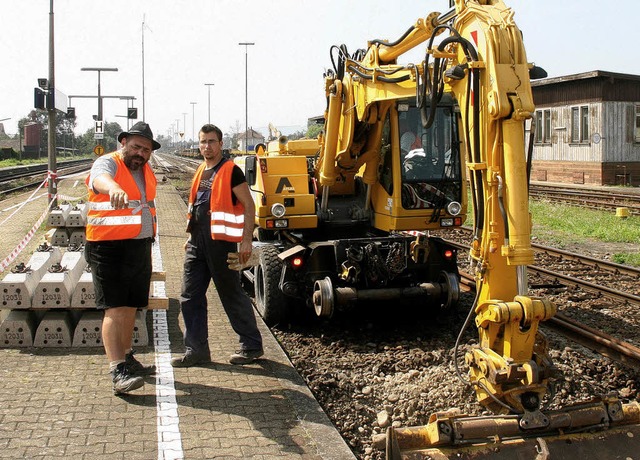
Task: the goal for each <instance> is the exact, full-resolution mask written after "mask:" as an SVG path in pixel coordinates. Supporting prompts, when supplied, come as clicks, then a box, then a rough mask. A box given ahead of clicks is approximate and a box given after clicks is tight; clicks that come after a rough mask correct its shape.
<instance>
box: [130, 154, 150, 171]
mask: <svg viewBox="0 0 640 460" xmlns="http://www.w3.org/2000/svg"><path fill="white" fill-rule="evenodd" d="M134 160H139V161H134ZM146 162H147V160H145V159H144V157H142V156H140V155H131V156H125V157H124V164H125V165H126V166H127V168H129V169H130V170H131V171H137V170H138V169H139V168H141V167H143V166H144V165H145V163H146Z"/></svg>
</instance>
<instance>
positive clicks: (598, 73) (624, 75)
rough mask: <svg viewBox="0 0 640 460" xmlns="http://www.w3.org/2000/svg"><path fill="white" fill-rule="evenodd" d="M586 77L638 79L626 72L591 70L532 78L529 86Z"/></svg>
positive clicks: (637, 76) (639, 77)
mask: <svg viewBox="0 0 640 460" xmlns="http://www.w3.org/2000/svg"><path fill="white" fill-rule="evenodd" d="M588 78H616V79H619V80H632V81H640V75H633V74H628V73H616V72H607V71H604V70H592V71H590V72H582V73H576V74H572V75H563V76H561V77H551V78H543V79H540V80H532V81H531V86H544V85H552V84H556V83H564V82H570V81H576V80H586V79H588Z"/></svg>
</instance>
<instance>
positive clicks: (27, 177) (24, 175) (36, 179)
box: [0, 158, 93, 199]
mask: <svg viewBox="0 0 640 460" xmlns="http://www.w3.org/2000/svg"><path fill="white" fill-rule="evenodd" d="M92 164H93V159H92V158H84V159H80V160H72V161H64V162H60V163H58V165H57V171H56V174H57V175H58V177H60V176H65V175H69V174H76V173H79V172H83V171H88V170H89V169H90V168H91V165H92ZM47 172H48V165H47V164H36V165H29V166H18V167H15V168H5V169H2V170H0V189H1V190H0V199H2V197H4V196H7V195H10V194H12V193H15V192H19V191H21V190H25V189H28V188H32V187H37V186H38V185H40V184H42V182H43V181H44V180H45V179H46V178H47Z"/></svg>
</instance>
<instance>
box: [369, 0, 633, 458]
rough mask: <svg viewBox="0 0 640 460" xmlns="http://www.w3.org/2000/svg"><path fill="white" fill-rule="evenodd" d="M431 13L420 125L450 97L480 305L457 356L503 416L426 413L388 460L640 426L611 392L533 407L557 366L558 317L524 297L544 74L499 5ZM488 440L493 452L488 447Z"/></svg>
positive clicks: (391, 436) (480, 395)
mask: <svg viewBox="0 0 640 460" xmlns="http://www.w3.org/2000/svg"><path fill="white" fill-rule="evenodd" d="M427 18H430V19H428V20H431V21H432V23H431V25H430V27H427V28H426V29H428V30H431V31H432V36H431V37H429V39H428V40H429V41H428V47H427V55H426V56H427V58H426V59H425V62H424V63H423V64H422V65H421V66H420V68H421V70H422V75H421V76H420V77H421V78H420V85H419V87H418V99H419V100H421V106H422V108H423V110H422V116H423V123H424V124H425V126H427V127H428V126H429V125H430V124H431V123H432V118H433V114H432V112H431V110H430V109H431V108H432V107H434V106H435V104H434V103H433V102H434V101H437V100H438V98H440V97H442V95H443V94H445V93H450V94H452V95H453V97H454V98H455V100H456V101H457V103H458V105H459V108H460V121H461V124H460V126H461V127H460V132H461V143H462V144H463V145H464V146H465V147H466V158H465V159H466V167H467V172H468V178H469V184H470V187H471V202H472V208H473V241H472V247H471V251H470V259H471V266H472V269H473V271H474V274H475V278H476V298H475V302H474V305H473V307H472V309H471V311H470V312H469V316H468V318H467V324H468V323H470V322H471V321H474V322H475V326H476V328H477V330H478V334H479V342H478V344H477V345H474V346H472V347H471V349H470V350H469V351H468V352H467V353H466V355H465V363H466V365H467V366H468V368H469V382H468V383H469V384H470V385H471V386H472V387H473V388H474V389H475V393H476V396H477V399H478V401H479V402H480V403H481V404H482V405H483V406H485V407H487V408H488V409H489V410H491V411H492V412H493V413H495V414H499V415H495V416H485V417H468V416H466V415H464V414H460V413H457V412H455V411H454V412H447V413H438V414H434V415H432V417H431V419H430V421H429V424H428V425H426V426H424V427H418V428H398V429H393V428H391V429H389V431H388V433H387V437H386V449H387V458H389V459H392V458H393V459H396V458H411V459H417V458H450V457H449V456H448V454H452V453H453V456H454V457H455V458H478V457H481V456H482V455H480V454H481V453H482V454H484V455H487V454H488V453H491V454H492V455H493V456H492V457H491V458H494V457H495V455H496V452H497V450H500V449H497V450H496V449H495V446H496V445H497V444H500V445H501V449H503V450H504V447H505V445H506V444H505V443H504V441H506V440H514V439H519V440H525V439H528V438H534V439H535V438H539V439H542V438H544V437H546V436H556V437H557V436H560V435H563V434H568V433H571V432H573V431H588V430H597V429H603V428H611V427H613V426H616V425H629V424H637V423H638V421H639V420H640V419H639V417H638V415H639V413H638V409H639V407H638V405H637V404H632V405H623V404H621V403H620V401H618V400H617V398H615V397H612V398H604V399H600V400H597V401H593V402H590V403H588V404H586V405H581V406H576V407H569V408H564V409H562V410H559V411H556V412H548V411H543V410H542V409H541V406H542V401H543V398H545V396H547V393H548V386H549V379H550V378H552V377H553V376H554V374H555V368H554V366H553V363H552V362H551V359H550V358H549V356H548V354H547V344H546V340H545V337H544V336H543V334H542V333H541V332H540V330H539V324H540V322H542V321H545V320H548V319H550V318H551V317H553V316H554V314H555V312H556V306H555V305H554V304H553V303H552V302H551V301H550V300H547V299H542V298H537V297H532V296H530V295H529V294H528V282H527V265H530V264H531V263H533V250H532V248H531V235H530V231H531V225H532V223H531V217H530V213H529V208H528V200H529V195H528V182H529V178H528V174H527V171H528V167H527V160H526V151H525V122H526V121H527V120H529V119H530V118H531V117H532V115H533V113H534V110H535V107H534V103H533V96H532V91H531V85H530V80H531V78H532V77H539V76H546V75H545V73H544V71H542V70H541V69H539V68H537V67H535V66H533V65H532V64H530V63H528V62H527V58H526V53H525V48H524V45H523V41H522V33H521V32H520V30H519V29H518V27H517V26H516V24H515V22H514V13H513V11H512V10H511V9H510V8H508V7H507V6H506V5H505V4H504V3H503V2H502V1H501V0H484V1H482V0H455V8H454V9H452V10H451V11H449V12H448V13H446V14H444V15H439V14H433V15H429V16H427ZM419 23H420V22H419ZM445 30H446V31H447V32H448V34H449V35H448V36H447V37H445V38H444V39H442V40H441V41H440V42H439V43H438V44H435V40H434V38H435V34H436V33H440V32H443V31H445ZM423 31H424V28H420V29H419V30H416V32H414V33H412V34H408V35H407V36H405V38H404V40H401V41H400V42H399V43H396V44H394V45H390V46H384V45H382V46H380V47H379V50H380V51H379V53H378V56H379V57H381V56H385V58H384V59H386V60H391V59H395V57H396V56H397V54H398V53H397V52H400V51H404V50H405V49H406V48H407V46H408V44H409V43H412V44H413V43H414V42H415V37H416V36H418V35H420V37H421V38H424V35H423V33H424V32H423ZM412 46H415V45H412ZM382 50H384V52H383V51H382ZM396 51H397V52H396ZM430 61H431V62H430ZM426 101H429V102H431V104H426V103H425V102H426ZM563 442H564V444H566V443H568V442H571V441H568V440H567V439H566V438H565V439H564V441H563ZM509 443H510V444H513V442H512V441H509ZM541 443H542V444H544V441H541ZM472 444H473V445H478V444H480V445H483V446H484V447H483V448H481V449H476V450H475V451H473V449H471V450H469V449H467V450H465V453H464V455H462V452H463V450H462V447H463V446H470V445H472ZM542 444H538V447H536V449H537V451H538V452H541V451H542V450H544V449H542V448H541V447H540V445H542ZM487 445H489V446H493V447H491V448H489V449H488V450H487V448H486V446H487ZM545 446H546V444H545ZM483 449H484V450H483ZM541 449H542V450H541ZM474 452H475V453H474ZM533 452H535V449H534V450H533ZM558 452H559V451H558ZM461 455H462V456H461ZM512 455H513V454H512ZM495 458H503V457H495ZM504 458H514V457H509V456H508V455H507V457H504ZM517 458H546V457H535V455H534V456H523V457H517ZM554 458H555V457H554ZM557 458H560V457H557Z"/></svg>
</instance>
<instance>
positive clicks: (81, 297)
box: [0, 203, 169, 347]
mask: <svg viewBox="0 0 640 460" xmlns="http://www.w3.org/2000/svg"><path fill="white" fill-rule="evenodd" d="M87 212H88V204H87V203H78V204H76V205H73V206H72V205H69V204H61V205H60V206H57V207H56V208H55V209H53V210H52V211H51V213H50V214H49V216H48V221H47V224H48V226H49V227H53V228H54V229H55V230H54V232H53V233H52V234H51V241H50V242H51V245H52V247H48V249H47V250H43V251H40V249H39V250H38V251H37V252H35V253H34V254H33V256H32V260H30V261H29V264H28V270H25V273H10V274H9V275H7V276H6V277H5V279H4V280H2V281H0V286H2V304H1V305H0V310H6V309H9V310H10V311H9V314H8V315H4V314H3V315H2V316H1V317H0V318H2V317H5V316H6V318H5V319H4V321H3V322H2V325H1V326H0V328H1V331H0V347H30V346H37V347H69V346H73V347H95V346H102V318H103V312H102V311H100V310H96V304H95V291H94V288H93V279H92V274H91V271H90V269H89V267H88V265H87V263H86V261H85V259H84V251H83V248H84V243H85V227H86V223H87ZM45 246H46V245H45ZM60 247H65V248H67V251H66V252H65V253H64V254H62V253H61V250H60ZM154 248H155V250H156V252H158V253H159V247H157V242H156V243H155V246H154ZM164 282H165V273H164V272H161V271H155V270H154V273H153V276H152V282H151V292H150V296H149V306H148V308H149V309H167V308H168V306H169V299H168V298H167V297H166V295H165V291H164ZM3 313H4V312H3ZM146 313H147V310H146V309H144V310H139V311H138V312H137V313H136V320H135V328H134V333H133V344H134V345H138V346H146V345H148V343H149V334H148V331H147V322H146Z"/></svg>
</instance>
